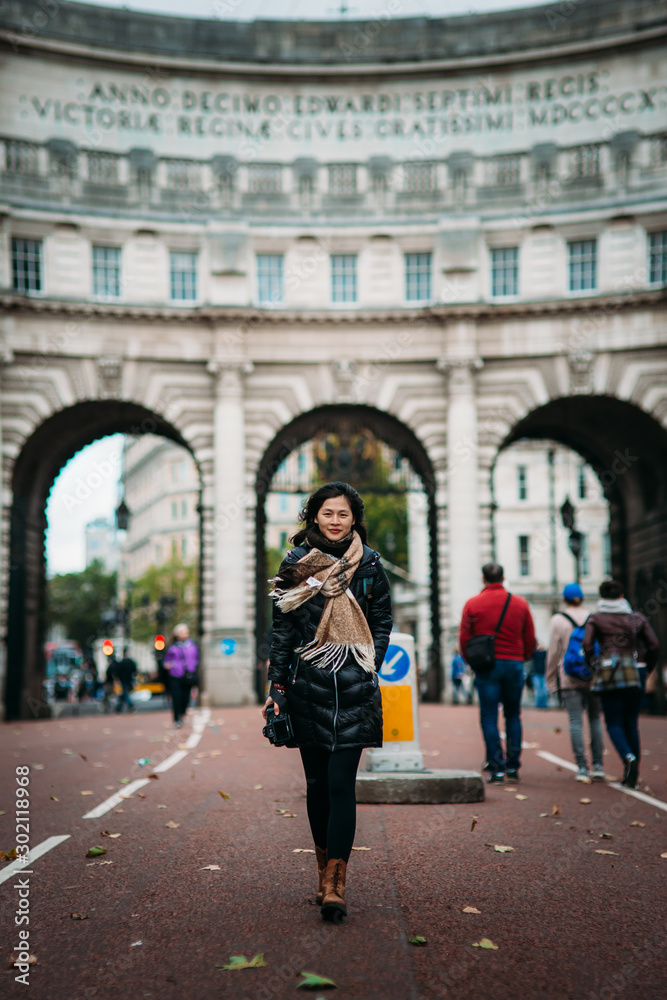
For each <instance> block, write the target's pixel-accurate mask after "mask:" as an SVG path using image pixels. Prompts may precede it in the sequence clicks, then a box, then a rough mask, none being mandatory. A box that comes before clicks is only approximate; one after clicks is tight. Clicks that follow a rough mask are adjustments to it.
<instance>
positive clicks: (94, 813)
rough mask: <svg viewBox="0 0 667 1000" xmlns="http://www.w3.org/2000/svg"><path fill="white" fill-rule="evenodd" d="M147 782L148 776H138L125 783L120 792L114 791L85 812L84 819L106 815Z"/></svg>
mask: <svg viewBox="0 0 667 1000" xmlns="http://www.w3.org/2000/svg"><path fill="white" fill-rule="evenodd" d="M156 770H157V768H156ZM147 784H149V781H148V778H137V780H136V781H133V782H132V783H131V784H129V785H125V787H124V788H123V789H122V790H121V791H120V792H114V794H113V795H110V796H109V798H108V799H105V800H104V802H100V804H99V806H95V808H94V809H91V810H90V812H87V813H85V814H84V816H82V819H99V817H100V816H104V814H105V813H108V812H109V810H110V809H113V807H114V806H119V805H120V804H121V802H122V801H123V799H129V797H130V795H134V793H135V792H138V791H139V789H140V788H143V787H144V785H147Z"/></svg>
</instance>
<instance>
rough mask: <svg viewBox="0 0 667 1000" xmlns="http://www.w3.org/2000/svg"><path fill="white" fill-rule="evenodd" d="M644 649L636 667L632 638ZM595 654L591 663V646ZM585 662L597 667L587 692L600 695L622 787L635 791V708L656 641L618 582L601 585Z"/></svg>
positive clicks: (588, 625)
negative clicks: (619, 762)
mask: <svg viewBox="0 0 667 1000" xmlns="http://www.w3.org/2000/svg"><path fill="white" fill-rule="evenodd" d="M638 639H639V640H640V641H641V642H642V643H643V645H644V647H645V650H646V662H645V663H644V664H640V662H639V657H638V650H637V640H638ZM596 641H597V642H598V643H599V647H600V655H599V660H598V662H597V663H596V662H595V660H596V657H595V643H596ZM583 646H584V653H585V655H586V662H587V663H588V664H589V665H590V666H592V667H597V672H596V674H595V678H594V680H593V686H592V690H593V691H596V692H597V693H598V694H599V695H600V700H601V702H602V711H603V712H604V719H605V723H606V725H607V732H608V733H609V738H610V739H611V741H612V743H613V744H614V747H615V748H616V752H617V753H618V755H619V757H620V758H621V760H622V761H623V765H624V769H625V770H624V773H623V781H622V784H624V785H626V786H627V787H628V788H636V787H637V782H638V780H639V761H640V759H641V747H640V744H639V709H640V706H641V703H642V697H643V695H644V688H645V687H646V675H647V673H650V672H651V670H652V669H653V667H655V665H656V663H657V661H658V648H659V644H658V637H657V636H656V634H655V632H654V631H653V629H652V628H651V626H650V625H649V623H648V621H647V620H646V618H645V617H644V615H642V614H640V613H639V612H638V611H633V610H632V608H631V607H630V605H629V604H628V602H627V601H626V599H625V597H624V596H623V585H622V584H621V583H619V582H618V581H617V580H604V581H603V582H602V583H601V584H600V600H599V601H598V604H597V609H596V610H595V611H594V612H593V614H592V615H591V616H590V617H589V619H588V621H587V622H586V631H585V633H584V643H583Z"/></svg>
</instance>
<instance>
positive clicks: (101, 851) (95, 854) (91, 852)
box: [86, 847, 107, 858]
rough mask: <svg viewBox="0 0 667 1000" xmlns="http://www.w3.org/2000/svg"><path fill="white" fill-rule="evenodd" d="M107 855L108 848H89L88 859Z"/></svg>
mask: <svg viewBox="0 0 667 1000" xmlns="http://www.w3.org/2000/svg"><path fill="white" fill-rule="evenodd" d="M106 853H107V849H106V847H89V848H88V853H87V854H86V857H87V858H98V857H99V856H100V854H106Z"/></svg>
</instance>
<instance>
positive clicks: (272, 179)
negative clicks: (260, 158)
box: [248, 163, 283, 194]
mask: <svg viewBox="0 0 667 1000" xmlns="http://www.w3.org/2000/svg"><path fill="white" fill-rule="evenodd" d="M282 177H283V170H282V167H281V166H280V164H279V163H251V164H249V166H248V191H249V192H250V193H251V194H278V193H279V192H280V191H281V190H282V186H283V185H282Z"/></svg>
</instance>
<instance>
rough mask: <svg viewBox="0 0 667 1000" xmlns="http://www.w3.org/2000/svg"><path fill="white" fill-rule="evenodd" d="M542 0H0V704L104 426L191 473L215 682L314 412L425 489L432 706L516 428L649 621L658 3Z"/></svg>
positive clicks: (659, 269)
mask: <svg viewBox="0 0 667 1000" xmlns="http://www.w3.org/2000/svg"><path fill="white" fill-rule="evenodd" d="M565 6H567V8H568V10H567V12H566V11H565V10H563V11H562V12H560V13H559V10H558V8H556V9H555V11H551V15H549V10H550V9H549V10H548V9H546V8H538V9H534V10H528V11H521V12H511V14H510V13H508V14H496V15H485V16H484V17H483V18H479V19H476V18H461V19H453V20H442V21H433V20H429V21H428V22H427V23H426V22H423V23H422V20H421V19H408V20H407V21H405V22H404V21H401V20H394V19H393V18H392V17H391V16H389V14H388V15H387V17H386V18H384V17H383V18H381V19H379V20H378V22H377V23H378V24H379V28H378V30H375V28H374V27H373V24H375V22H368V23H366V22H358V23H356V24H355V23H348V24H345V25H333V26H332V25H323V24H310V25H309V24H304V23H300V24H289V25H283V24H279V23H268V22H256V23H254V24H252V25H247V24H244V25H241V24H238V25H235V24H232V25H230V24H223V23H212V24H210V25H206V26H202V25H201V24H198V23H197V22H190V21H187V20H184V19H181V18H176V19H170V18H162V17H160V18H158V17H152V16H150V15H142V14H135V13H131V12H128V11H111V10H108V11H105V12H104V13H103V14H101V13H100V12H97V11H92V10H91V9H90V8H89V7H84V6H83V5H78V4H74V3H71V4H70V3H53V4H51V3H47V2H46V0H42V2H41V3H39V2H32V0H26V2H21V3H18V2H14V3H11V2H10V3H8V4H6V5H5V7H4V8H3V12H2V15H0V44H2V46H3V50H4V51H3V63H2V69H1V70H0V72H1V74H2V84H3V95H4V96H3V102H2V106H1V108H0V146H1V147H2V148H1V150H0V163H1V167H2V169H1V171H0V200H1V204H2V217H1V220H0V223H1V224H0V286H1V287H2V289H3V292H2V296H3V305H4V317H3V321H2V328H1V335H0V344H1V348H0V359H1V361H2V365H3V368H2V410H1V413H0V450H1V453H2V461H3V465H2V476H3V480H2V484H3V498H2V505H3V528H2V544H3V548H2V565H1V567H0V588H1V590H0V610H1V613H2V617H3V621H4V622H6V634H7V642H6V649H7V659H6V665H5V667H4V668H3V669H4V673H5V676H6V678H7V681H6V696H5V701H6V706H7V712H8V714H9V715H18V714H20V713H26V712H29V711H31V710H34V709H35V706H36V705H37V706H38V705H39V691H40V682H39V669H40V668H39V661H40V649H39V642H40V635H41V632H40V629H41V624H40V623H41V621H42V617H43V600H44V597H43V590H44V588H43V508H44V501H45V497H46V495H47V492H48V489H49V488H50V484H51V482H52V481H53V478H54V476H55V475H56V474H57V472H58V470H59V468H60V467H61V466H62V464H63V462H64V461H65V460H66V459H67V458H69V457H70V456H71V455H72V454H73V453H74V452H75V451H76V450H77V449H78V448H80V447H82V446H83V445H84V444H87V443H89V442H90V441H92V440H93V439H95V438H96V437H99V436H101V435H102V434H103V433H111V432H114V431H120V432H124V433H133V434H141V433H147V432H148V433H158V434H164V435H166V436H167V437H170V438H171V439H172V440H174V441H176V442H178V443H179V444H182V445H185V446H186V447H188V448H189V450H190V451H191V453H192V454H193V456H194V459H195V462H196V464H197V469H198V473H199V477H200V482H201V489H202V519H203V533H202V539H203V549H202V554H201V558H202V594H203V628H204V635H203V650H204V655H205V660H206V662H205V676H206V687H207V691H208V695H209V697H210V699H211V701H212V702H213V703H240V702H244V701H248V700H250V699H252V698H253V697H254V694H253V691H254V686H253V674H254V666H255V649H254V635H255V630H256V628H257V618H256V609H257V607H258V599H257V595H258V586H257V584H256V579H257V575H259V576H260V577H261V571H262V566H261V559H262V558H263V557H261V556H260V554H259V551H260V550H259V546H258V544H257V539H258V537H260V535H261V533H262V532H263V524H264V521H263V518H264V515H263V501H264V497H265V494H266V492H267V491H268V487H269V483H270V478H271V476H272V474H273V472H274V471H275V470H276V469H277V468H278V466H279V464H280V462H281V461H282V460H283V459H284V458H285V456H286V455H287V454H288V453H289V452H290V451H292V450H293V449H294V448H295V447H297V446H298V445H299V444H301V443H302V442H303V441H306V440H308V439H309V437H311V436H312V434H313V429H314V428H315V427H317V426H321V425H322V423H323V422H327V421H328V422H329V425H330V426H331V425H332V424H336V423H337V422H340V421H341V420H347V421H357V423H359V422H360V421H363V422H365V423H366V424H367V425H368V426H369V427H371V429H373V430H374V432H375V433H377V434H378V436H380V437H384V440H388V442H389V443H390V444H392V446H394V447H397V448H398V449H399V450H401V451H402V453H404V454H405V455H406V456H407V457H408V458H409V459H410V461H411V463H412V465H413V467H414V468H415V469H416V471H417V472H418V473H419V475H420V476H421V477H422V479H423V481H424V485H425V490H426V493H427V496H428V499H429V513H428V524H429V532H430V541H431V574H430V577H431V588H432V591H431V619H432V630H433V662H432V665H431V671H430V694H431V696H432V697H439V696H440V692H441V677H442V675H441V665H442V664H443V663H444V662H445V661H446V659H447V657H448V655H449V651H450V648H451V638H452V636H453V634H454V629H455V626H456V622H457V618H458V614H459V612H460V608H461V606H462V604H463V603H464V601H465V600H466V598H467V597H468V596H470V594H471V593H474V592H475V591H476V590H477V589H478V586H479V566H480V565H481V563H482V562H484V561H485V560H486V559H487V558H488V557H489V556H490V555H491V551H492V542H493V537H492V535H493V532H492V519H491V512H492V494H491V473H492V469H493V466H494V463H495V459H496V456H497V453H498V450H499V449H500V448H501V447H502V446H503V445H506V444H508V443H509V442H511V441H513V440H515V439H518V438H520V437H541V438H554V439H556V440H559V441H561V442H562V443H564V444H567V445H569V446H571V447H573V448H575V449H577V450H578V451H579V452H580V454H582V455H583V457H584V458H586V459H587V460H588V461H589V462H590V463H591V464H592V465H593V467H594V468H595V470H596V472H597V473H598V475H599V476H600V477H601V481H602V482H603V484H604V486H605V491H606V496H607V498H608V500H609V503H610V515H611V561H612V568H613V570H614V572H615V573H618V574H621V575H623V577H624V578H625V579H626V581H627V586H628V592H629V594H630V596H631V597H632V599H634V600H635V601H636V602H638V603H639V604H640V605H641V606H643V607H645V608H646V609H647V610H650V611H651V613H653V614H655V615H659V612H660V611H661V608H662V602H661V599H660V597H659V595H660V594H661V593H662V590H664V589H665V587H667V585H665V587H663V585H662V583H661V581H663V580H664V579H667V516H666V510H667V481H666V480H667V471H666V470H667V459H666V456H667V443H666V442H667V435H666V434H665V425H666V423H667V377H666V376H667V356H666V354H665V342H666V340H667V327H666V324H665V313H664V286H665V281H666V278H667V263H666V260H665V254H666V253H667V250H666V249H665V247H666V243H667V236H666V234H667V138H666V135H667V91H666V88H665V80H664V66H665V62H666V60H665V55H666V53H665V48H666V45H665V34H666V33H667V18H666V14H667V3H665V2H664V0H662V2H657V3H652V4H650V5H648V4H644V3H641V2H633V3H627V2H620V0H619V2H599V0H591V2H590V3H587V4H585V5H581V7H580V5H563V7H564V8H565ZM570 8H572V10H570ZM390 13H391V12H390ZM369 25H370V26H369ZM508 39H511V45H512V46H515V48H512V47H511V46H509V45H508ZM100 40H101V41H100ZM10 552H11V554H10ZM256 569H257V571H258V572H257V573H256ZM663 574H665V575H664V576H663ZM661 588H662V589H661ZM649 602H653V603H652V604H651V608H650V609H649V607H648V605H649ZM660 627H662V626H660ZM3 631H4V629H3ZM229 640H233V641H231V642H230V641H229ZM30 706H32V709H31V707H30Z"/></svg>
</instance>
